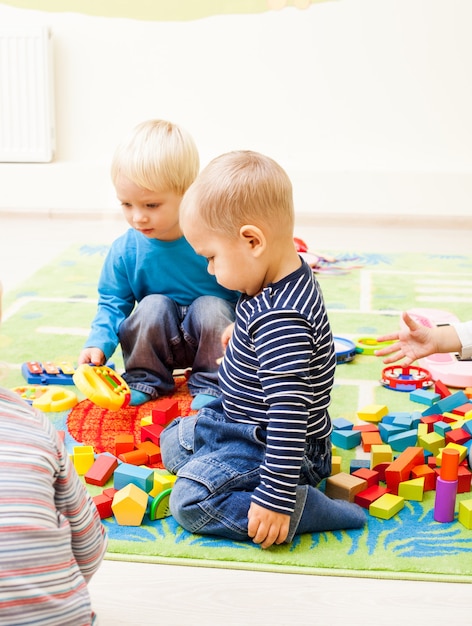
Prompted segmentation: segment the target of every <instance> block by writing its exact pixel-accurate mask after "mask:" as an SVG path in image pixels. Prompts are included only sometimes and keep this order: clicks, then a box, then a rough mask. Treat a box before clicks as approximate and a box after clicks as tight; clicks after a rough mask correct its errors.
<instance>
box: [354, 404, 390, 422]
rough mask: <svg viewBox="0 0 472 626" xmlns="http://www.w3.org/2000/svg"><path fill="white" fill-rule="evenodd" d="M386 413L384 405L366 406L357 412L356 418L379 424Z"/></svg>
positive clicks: (386, 409)
mask: <svg viewBox="0 0 472 626" xmlns="http://www.w3.org/2000/svg"><path fill="white" fill-rule="evenodd" d="M387 413H388V408H387V407H386V406H385V404H368V405H367V406H365V407H364V408H363V409H361V410H360V411H357V417H358V418H359V419H361V420H363V421H364V422H381V421H382V418H383V417H384V416H385V415H387Z"/></svg>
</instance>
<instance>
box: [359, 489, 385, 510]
mask: <svg viewBox="0 0 472 626" xmlns="http://www.w3.org/2000/svg"><path fill="white" fill-rule="evenodd" d="M386 493H388V489H387V487H381V486H380V485H371V486H370V487H367V489H364V491H360V492H359V493H358V494H356V495H355V497H354V502H355V503H356V504H358V505H359V506H361V507H362V508H364V509H368V508H369V507H370V505H371V504H372V502H375V501H376V500H378V499H379V498H380V497H381V496H383V495H384V494H386Z"/></svg>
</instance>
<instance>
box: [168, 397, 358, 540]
mask: <svg viewBox="0 0 472 626" xmlns="http://www.w3.org/2000/svg"><path fill="white" fill-rule="evenodd" d="M308 443H309V445H307V449H306V452H307V454H305V458H304V460H303V464H302V471H301V475H300V482H299V485H298V487H297V492H296V504H295V510H294V512H293V513H292V515H291V519H290V531H289V535H288V538H287V543H289V542H291V541H292V539H293V537H294V536H295V534H300V533H309V532H310V533H311V532H321V531H326V530H340V529H348V528H360V527H362V526H363V525H364V524H365V514H364V512H363V510H362V509H361V508H360V507H358V506H357V505H355V504H351V503H349V502H346V501H344V500H331V499H330V498H328V497H327V496H326V495H325V494H324V493H323V492H321V491H320V490H319V489H317V488H316V484H318V483H319V482H320V481H321V480H322V479H323V478H325V477H327V476H329V474H330V470H331V443H330V440H329V438H327V439H324V440H316V439H314V438H313V439H311V440H309V442H308ZM160 444H161V454H162V461H163V463H164V465H165V467H166V469H167V470H168V471H170V472H172V473H174V474H177V476H178V478H177V481H176V482H175V485H174V488H173V489H172V492H171V496H170V510H171V512H172V515H173V516H174V518H175V519H176V521H177V522H178V523H179V524H180V525H181V526H183V527H184V528H185V529H186V530H188V531H189V532H192V533H197V534H202V535H216V536H219V537H225V538H227V539H233V540H236V541H247V540H249V539H250V537H249V536H248V534H247V526H248V519H247V515H248V511H249V506H250V504H251V495H252V492H253V491H254V489H255V488H256V487H257V486H258V484H259V466H260V465H261V463H262V461H263V459H264V454H265V449H266V446H265V433H264V431H263V430H262V429H261V428H260V427H259V426H253V425H250V424H240V423H236V422H233V421H230V420H228V419H227V418H226V417H225V415H224V413H223V411H222V408H221V401H220V400H219V399H218V400H215V401H213V402H212V403H211V404H210V405H207V406H206V407H204V408H203V409H201V410H200V411H199V413H198V414H197V415H194V416H190V417H184V418H178V419H177V420H174V421H173V422H172V423H171V424H170V425H169V426H168V427H167V428H166V429H165V430H164V431H163V432H162V434H161V438H160Z"/></svg>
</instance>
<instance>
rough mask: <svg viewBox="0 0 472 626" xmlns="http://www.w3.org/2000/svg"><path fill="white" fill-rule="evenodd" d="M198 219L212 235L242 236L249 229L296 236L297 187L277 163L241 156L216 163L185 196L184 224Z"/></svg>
mask: <svg viewBox="0 0 472 626" xmlns="http://www.w3.org/2000/svg"><path fill="white" fill-rule="evenodd" d="M190 214H191V215H192V216H196V217H198V219H199V220H201V221H202V223H203V224H205V225H206V226H208V227H209V228H210V229H211V230H214V231H218V232H221V233H223V234H225V235H229V236H237V234H238V233H239V229H240V228H241V226H243V225H244V224H253V225H255V226H259V227H261V228H270V229H271V230H273V231H280V230H282V229H283V231H284V232H290V233H291V232H292V231H293V225H294V208H293V192H292V183H291V182H290V179H289V177H288V175H287V173H286V172H285V170H284V169H283V168H282V167H281V166H280V165H279V164H278V163H276V162H275V161H274V160H273V159H271V158H270V157H268V156H265V155H263V154H260V153H258V152H253V151H250V150H236V151H233V152H228V153H226V154H222V155H221V156H219V157H216V159H213V160H212V161H211V162H210V163H209V164H208V165H207V166H206V167H205V168H204V169H203V170H202V172H201V173H200V174H199V175H198V177H197V179H196V180H195V182H194V183H193V184H192V185H191V186H190V188H189V189H188V191H187V192H186V194H185V195H184V198H183V201H182V204H181V206H180V215H181V219H182V220H184V219H185V217H186V216H188V215H190Z"/></svg>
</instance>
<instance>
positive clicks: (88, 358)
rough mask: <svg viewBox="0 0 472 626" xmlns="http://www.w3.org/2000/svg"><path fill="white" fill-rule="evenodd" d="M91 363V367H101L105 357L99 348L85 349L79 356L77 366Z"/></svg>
mask: <svg viewBox="0 0 472 626" xmlns="http://www.w3.org/2000/svg"><path fill="white" fill-rule="evenodd" d="M83 363H91V364H92V365H103V364H104V363H105V355H104V354H103V352H102V351H101V350H100V348H85V350H82V352H81V353H80V355H79V359H78V364H79V365H82V364H83Z"/></svg>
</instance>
